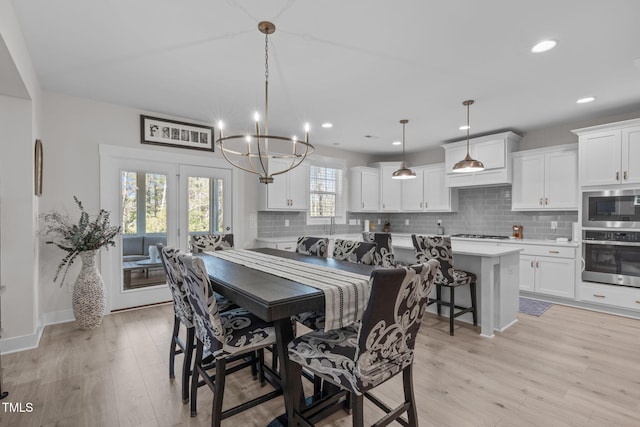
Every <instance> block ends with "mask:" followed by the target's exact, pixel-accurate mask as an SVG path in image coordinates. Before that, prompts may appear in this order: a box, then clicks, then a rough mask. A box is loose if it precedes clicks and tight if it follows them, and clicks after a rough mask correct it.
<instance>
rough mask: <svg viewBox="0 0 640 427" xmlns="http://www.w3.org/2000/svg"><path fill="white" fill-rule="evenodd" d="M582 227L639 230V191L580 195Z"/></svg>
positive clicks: (590, 192)
mask: <svg viewBox="0 0 640 427" xmlns="http://www.w3.org/2000/svg"><path fill="white" fill-rule="evenodd" d="M582 225H583V226H585V227H606V228H640V189H638V190H604V191H589V192H584V193H582Z"/></svg>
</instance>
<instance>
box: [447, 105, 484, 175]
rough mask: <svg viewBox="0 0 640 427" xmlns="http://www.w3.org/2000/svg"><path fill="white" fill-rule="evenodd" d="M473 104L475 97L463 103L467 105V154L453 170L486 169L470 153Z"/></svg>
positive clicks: (471, 170)
mask: <svg viewBox="0 0 640 427" xmlns="http://www.w3.org/2000/svg"><path fill="white" fill-rule="evenodd" d="M471 104H473V99H468V100H466V101H464V102H463V103H462V105H464V106H466V107H467V156H466V157H465V158H464V159H462V160H460V161H459V162H458V163H456V164H455V166H454V167H453V170H452V172H458V173H462V172H480V171H483V170H484V165H483V164H482V162H481V161H479V160H474V159H472V158H471V154H469V106H470V105H471Z"/></svg>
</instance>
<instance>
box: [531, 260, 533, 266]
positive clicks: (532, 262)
mask: <svg viewBox="0 0 640 427" xmlns="http://www.w3.org/2000/svg"><path fill="white" fill-rule="evenodd" d="M531 268H533V260H531Z"/></svg>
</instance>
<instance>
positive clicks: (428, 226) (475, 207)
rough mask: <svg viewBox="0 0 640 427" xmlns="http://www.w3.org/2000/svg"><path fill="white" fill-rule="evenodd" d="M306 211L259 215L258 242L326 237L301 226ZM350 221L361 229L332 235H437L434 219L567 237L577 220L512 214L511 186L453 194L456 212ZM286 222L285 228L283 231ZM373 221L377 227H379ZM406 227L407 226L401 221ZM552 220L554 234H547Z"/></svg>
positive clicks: (447, 226)
mask: <svg viewBox="0 0 640 427" xmlns="http://www.w3.org/2000/svg"><path fill="white" fill-rule="evenodd" d="M306 219H307V214H306V212H258V237H285V236H292V237H293V236H301V235H318V234H329V232H330V229H329V225H306ZM349 219H356V220H357V219H359V220H360V223H361V225H345V224H336V225H334V234H346V233H358V232H360V231H362V229H363V227H364V225H362V224H364V220H365V219H368V220H369V221H371V222H372V223H374V224H375V227H376V231H382V226H383V224H384V223H385V221H387V220H388V221H389V222H390V223H391V231H392V232H396V233H424V234H435V233H436V232H437V223H436V221H437V220H438V219H441V220H442V224H443V227H444V231H445V233H446V234H457V233H477V234H497V235H505V236H510V235H511V226H512V225H522V226H523V230H524V237H525V238H527V239H546V238H555V237H571V224H572V223H573V222H577V221H578V213H577V211H550V212H546V211H536V212H512V211H511V186H501V187H478V188H467V189H460V190H458V212H441V213H428V212H420V213H418V212H416V213H383V212H378V213H350V212H349V213H347V224H348V223H349ZM285 220H289V226H288V227H285ZM378 220H380V224H379V225H378ZM407 220H408V221H409V224H408V225H406V221H407ZM551 221H557V222H558V229H557V230H552V229H551Z"/></svg>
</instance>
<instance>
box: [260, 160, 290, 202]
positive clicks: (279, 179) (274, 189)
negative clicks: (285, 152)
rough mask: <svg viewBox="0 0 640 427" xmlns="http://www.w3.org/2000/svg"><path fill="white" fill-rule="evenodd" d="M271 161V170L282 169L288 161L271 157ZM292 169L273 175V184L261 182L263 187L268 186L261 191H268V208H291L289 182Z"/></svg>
mask: <svg viewBox="0 0 640 427" xmlns="http://www.w3.org/2000/svg"><path fill="white" fill-rule="evenodd" d="M269 162H270V165H269V167H270V170H281V169H284V168H285V167H287V165H286V163H285V162H284V161H283V160H278V159H271V160H269ZM290 173H291V171H289V172H287V173H283V174H280V175H276V176H274V177H273V182H272V183H271V184H260V186H261V187H266V189H261V191H266V193H267V206H266V208H267V209H290V208H291V207H290V206H289V184H288V180H289V177H288V175H289V174H290Z"/></svg>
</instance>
